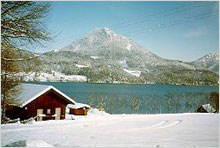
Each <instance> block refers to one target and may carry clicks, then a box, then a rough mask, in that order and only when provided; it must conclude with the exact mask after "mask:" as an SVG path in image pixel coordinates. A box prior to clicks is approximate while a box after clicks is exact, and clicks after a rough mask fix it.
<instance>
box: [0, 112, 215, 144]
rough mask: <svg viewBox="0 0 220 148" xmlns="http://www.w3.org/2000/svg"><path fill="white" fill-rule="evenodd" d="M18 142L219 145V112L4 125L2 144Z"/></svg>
mask: <svg viewBox="0 0 220 148" xmlns="http://www.w3.org/2000/svg"><path fill="white" fill-rule="evenodd" d="M97 112H98V111H97V109H93V110H91V113H93V115H96V113H97ZM98 114H100V112H98ZM18 141H20V142H18ZM24 141H26V142H24ZM15 142H17V144H23V145H25V144H26V146H41V147H43V146H48V147H51V146H56V147H180V146H181V147H218V146H219V114H210V113H187V114H158V115H109V116H95V117H94V116H86V117H84V118H81V119H79V120H59V121H55V120H52V121H42V122H36V123H35V124H27V125H26V124H25V125H24V124H8V125H1V145H2V146H6V145H9V144H11V145H12V143H15Z"/></svg>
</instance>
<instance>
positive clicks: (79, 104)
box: [67, 103, 90, 109]
mask: <svg viewBox="0 0 220 148" xmlns="http://www.w3.org/2000/svg"><path fill="white" fill-rule="evenodd" d="M67 107H68V108H70V109H79V108H84V107H85V108H90V106H89V105H87V104H82V103H75V104H68V105H67Z"/></svg>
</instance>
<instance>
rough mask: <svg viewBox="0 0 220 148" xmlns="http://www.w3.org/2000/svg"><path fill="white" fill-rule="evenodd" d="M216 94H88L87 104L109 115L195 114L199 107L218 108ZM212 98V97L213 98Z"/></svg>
mask: <svg viewBox="0 0 220 148" xmlns="http://www.w3.org/2000/svg"><path fill="white" fill-rule="evenodd" d="M217 95H218V93H217V92H213V93H211V94H209V93H191V92H186V93H178V94H174V93H167V94H165V95H164V96H159V95H148V96H137V95H131V96H123V97H118V96H116V95H114V94H113V95H109V94H100V95H96V94H90V95H89V97H88V99H87V103H88V104H89V105H90V106H91V107H95V108H103V109H104V110H105V111H106V112H108V113H111V114H123V113H126V114H133V113H134V114H159V113H188V112H195V111H196V109H198V108H199V107H200V106H201V105H204V104H207V103H209V104H211V105H212V106H213V107H214V108H217V107H218V104H217V102H218V101H216V100H218V98H217V97H216V96H217ZM213 96H214V97H213Z"/></svg>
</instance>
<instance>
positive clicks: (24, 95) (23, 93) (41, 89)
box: [11, 83, 75, 107]
mask: <svg viewBox="0 0 220 148" xmlns="http://www.w3.org/2000/svg"><path fill="white" fill-rule="evenodd" d="M16 89H17V90H18V92H17V93H16V94H15V95H14V96H11V97H12V98H15V99H16V100H18V101H19V103H18V105H19V106H20V107H24V106H25V105H27V104H29V103H30V102H31V101H33V100H35V99H36V98H38V97H39V96H41V95H42V94H44V93H45V92H47V91H49V90H51V89H52V90H54V91H56V92H57V93H58V94H60V95H61V96H63V97H64V98H65V99H66V100H67V101H68V102H69V103H73V104H75V101H74V100H73V99H71V98H70V97H68V96H67V95H65V94H64V93H62V92H61V91H59V90H58V89H56V88H55V87H53V86H51V85H39V84H27V83H22V84H20V85H18V86H16Z"/></svg>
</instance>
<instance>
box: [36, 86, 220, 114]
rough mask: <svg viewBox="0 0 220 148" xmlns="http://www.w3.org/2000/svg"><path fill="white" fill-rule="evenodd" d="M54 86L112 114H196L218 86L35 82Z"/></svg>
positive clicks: (70, 95) (76, 98)
mask: <svg viewBox="0 0 220 148" xmlns="http://www.w3.org/2000/svg"><path fill="white" fill-rule="evenodd" d="M34 84H43V85H52V86H54V87H56V88H57V89H59V90H61V91H62V92H64V93H65V94H66V95H68V96H69V97H71V98H73V99H74V100H75V101H76V102H80V103H87V104H89V105H91V106H93V107H97V108H104V109H105V111H106V112H109V113H111V114H122V113H125V114H131V113H138V114H146V113H147V114H157V113H183V112H195V110H196V109H197V108H198V107H199V106H201V105H203V104H206V103H211V102H210V101H209V96H210V93H211V92H218V91H219V87H218V86H185V85H156V84H96V83H77V82H36V83H34Z"/></svg>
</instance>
